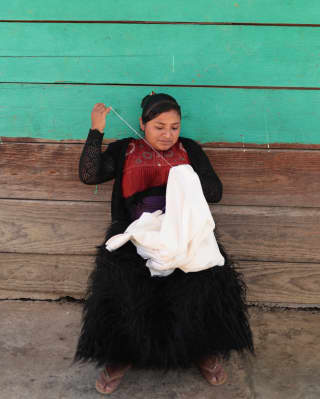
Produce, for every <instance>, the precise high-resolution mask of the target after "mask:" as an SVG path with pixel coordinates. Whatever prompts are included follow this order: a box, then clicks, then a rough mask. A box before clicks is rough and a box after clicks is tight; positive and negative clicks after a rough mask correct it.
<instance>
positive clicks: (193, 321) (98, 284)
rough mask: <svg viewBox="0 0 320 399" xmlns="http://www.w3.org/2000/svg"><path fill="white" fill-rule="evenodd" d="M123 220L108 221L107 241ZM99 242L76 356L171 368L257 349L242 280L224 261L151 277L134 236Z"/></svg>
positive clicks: (102, 362) (100, 362)
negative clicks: (116, 244)
mask: <svg viewBox="0 0 320 399" xmlns="http://www.w3.org/2000/svg"><path fill="white" fill-rule="evenodd" d="M125 227H126V226H125ZM125 227H124V226H121V224H113V225H111V227H110V228H109V230H108V232H107V235H106V239H105V241H106V240H107V239H108V238H110V237H112V236H113V235H115V234H118V233H120V232H121V233H122V232H123V231H124V230H125ZM105 241H104V242H105ZM97 248H98V250H97V256H96V265H95V268H94V270H93V271H92V273H91V275H90V278H89V284H88V290H87V295H86V301H85V304H84V309H83V319H82V329H81V334H80V337H79V340H78V345H77V348H76V353H75V357H74V361H75V362H77V361H91V362H94V363H95V364H96V365H97V366H102V365H105V364H131V365H132V366H133V367H137V368H158V369H173V368H187V367H190V366H192V365H193V364H194V363H196V362H198V361H200V360H201V359H203V358H204V357H206V356H209V355H216V356H217V355H218V356H221V357H223V358H228V357H229V355H230V353H231V352H232V351H234V350H235V351H239V352H242V351H246V350H247V351H250V352H252V353H253V352H254V348H253V340H252V333H251V330H250V326H249V322H248V314H247V307H246V303H245V293H246V289H245V284H244V282H243V280H242V277H241V275H240V274H239V273H238V272H237V271H236V270H235V268H234V266H233V265H231V264H230V263H229V262H228V261H227V262H226V264H225V265H224V266H216V267H213V268H210V269H207V270H204V271H199V272H195V273H184V272H183V271H181V270H179V269H176V270H175V271H174V272H173V273H172V274H171V275H169V276H167V277H151V275H150V272H149V269H148V268H147V267H146V266H145V260H143V259H142V258H141V257H140V256H139V255H138V254H137V252H136V248H135V246H134V245H133V244H132V243H131V242H128V243H126V244H125V245H124V246H122V247H121V248H119V249H118V250H116V251H114V252H109V251H107V250H106V249H105V245H104V243H103V245H101V246H99V247H97ZM221 250H222V249H221ZM222 253H223V255H224V256H225V253H224V252H223V251H222Z"/></svg>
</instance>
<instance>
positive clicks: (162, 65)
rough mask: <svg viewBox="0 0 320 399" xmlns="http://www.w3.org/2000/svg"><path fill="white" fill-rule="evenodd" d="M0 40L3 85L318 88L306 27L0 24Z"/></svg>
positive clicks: (314, 43)
mask: <svg viewBox="0 0 320 399" xmlns="http://www.w3.org/2000/svg"><path fill="white" fill-rule="evenodd" d="M0 36H1V37H2V41H3V45H2V46H1V49H0V56H1V58H0V81H2V82H36V83H37V82H47V83H53V82H71V83H109V84H110V83H111V84H112V83H121V84H141V83H148V84H164V85H170V84H179V85H222V86H225V85H227V86H286V87H287V86H289V87H297V86H298V87H318V86H319V78H320V72H319V68H318V56H317V54H318V43H319V41H320V30H319V29H310V28H308V27H304V28H301V27H299V28H290V29H288V28H287V27H261V26H260V27H257V26H220V25H218V26H217V25H214V26H197V25H189V26H184V25H144V24H141V25H127V24H33V23H30V24H27V23H26V24H20V23H16V24H14V23H12V24H4V23H0ZM159 37H161V40H159ZM173 38H174V40H172V39H173ZM163 43H166V45H165V46H164V45H163ZM185 43H188V45H187V46H186V45H185ZM305 43H308V45H307V46H306V45H305Z"/></svg>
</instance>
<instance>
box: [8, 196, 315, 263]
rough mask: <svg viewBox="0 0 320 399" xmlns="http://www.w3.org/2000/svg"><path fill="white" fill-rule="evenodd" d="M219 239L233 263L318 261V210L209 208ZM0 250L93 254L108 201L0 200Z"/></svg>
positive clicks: (101, 235)
mask: <svg viewBox="0 0 320 399" xmlns="http://www.w3.org/2000/svg"><path fill="white" fill-rule="evenodd" d="M212 210H213V214H214V219H215V221H216V223H217V226H218V233H217V234H218V237H219V239H220V240H221V242H222V243H223V245H224V246H225V248H226V250H227V252H228V253H229V254H230V255H231V256H232V257H233V258H234V259H235V260H260V261H279V262H315V263H316V262H319V261H320V246H319V237H320V209H319V208H280V207H249V206H226V205H215V206H212ZM0 220H1V224H0V237H1V239H0V251H1V252H9V253H42V254H61V255H62V254H70V255H71V254H77V255H81V254H84V255H90V254H93V253H95V246H96V245H99V244H101V243H102V242H103V238H104V233H105V230H106V226H107V224H108V223H109V220H110V208H109V206H107V204H106V203H95V202H71V201H68V202H66V201H34V200H30V201H26V200H1V201H0Z"/></svg>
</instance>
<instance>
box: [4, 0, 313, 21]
mask: <svg viewBox="0 0 320 399" xmlns="http://www.w3.org/2000/svg"><path fill="white" fill-rule="evenodd" d="M0 15H1V19H5V20H22V21H23V20H72V21H79V20H80V21H81V20H82V21H83V20H84V21H88V20H91V21H95V20H96V21H101V20H110V21H116V20H128V21H135V20H139V21H198V22H208V21H216V22H260V23H262V22H270V23H310V24H312V23H314V24H317V23H319V19H320V11H319V7H318V3H317V2H316V1H306V2H301V1H300V0H282V1H278V0H241V1H233V0H232V1H230V0H198V1H197V2H196V3H193V2H186V1H184V0H175V1H170V0H163V1H161V2H157V3H150V2H149V1H141V0H140V1H139V2H130V1H127V0H109V1H108V2H106V1H104V0H95V1H94V2H79V1H75V0H69V1H68V2H67V3H66V2H62V0H51V1H50V2H49V3H44V2H42V1H40V0H33V1H32V3H31V4H30V3H27V2H25V1H23V0H15V1H11V2H2V3H1V6H0Z"/></svg>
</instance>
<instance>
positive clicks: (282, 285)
mask: <svg viewBox="0 0 320 399" xmlns="http://www.w3.org/2000/svg"><path fill="white" fill-rule="evenodd" d="M93 3H94V7H93ZM105 4H106V3H105V2H101V1H100V0H95V1H94V2H91V3H88V4H83V5H81V7H79V2H77V7H75V5H76V3H75V2H74V1H70V2H68V4H64V8H63V9H64V11H63V15H61V11H59V10H61V7H59V5H61V2H59V0H55V1H52V2H50V6H48V5H46V6H45V7H44V3H43V2H40V1H35V2H34V5H33V6H32V7H30V6H26V5H25V2H23V1H15V2H14V8H13V7H12V6H11V5H10V4H9V5H8V4H6V5H5V4H1V5H0V14H1V18H2V22H0V32H1V35H2V37H6V40H4V41H3V43H4V45H3V46H1V49H0V65H1V69H0V93H1V94H2V98H3V99H4V100H3V101H2V105H1V107H0V136H1V139H2V140H1V143H0V298H21V297H27V298H40V299H45V298H59V297H62V296H66V295H68V296H73V297H75V298H81V297H83V295H84V290H85V285H86V279H87V276H88V273H89V272H90V270H91V269H92V265H93V260H94V253H95V245H97V244H99V243H100V242H101V241H102V239H103V235H104V230H105V228H106V225H107V223H108V221H109V220H110V202H109V201H110V192H111V183H106V184H103V185H101V186H99V187H98V190H96V187H95V186H86V185H84V184H82V183H81V182H80V181H79V180H78V160H79V156H80V152H81V149H82V145H83V139H84V138H85V137H86V134H87V131H88V128H89V116H90V109H91V107H92V105H93V104H94V103H95V102H96V101H100V99H103V100H105V99H106V98H110V99H112V104H113V105H114V106H115V108H117V109H118V110H119V111H120V112H121V113H122V114H123V115H124V116H125V117H126V119H128V120H129V121H130V122H131V123H132V124H136V123H137V122H136V121H137V115H138V112H139V100H140V98H141V97H142V96H143V95H145V93H146V92H148V91H150V90H152V89H155V90H156V91H159V90H161V91H166V92H169V93H170V94H173V95H174V96H176V97H177V98H178V99H179V101H180V102H181V104H182V105H183V110H184V113H183V115H184V120H183V123H184V124H183V128H184V134H185V135H186V136H189V137H192V138H195V139H197V140H199V141H200V142H202V143H203V147H204V149H205V151H206V152H207V154H208V156H209V158H210V160H211V162H212V164H213V166H214V168H215V170H216V171H217V172H218V174H219V176H220V177H221V180H222V181H223V183H224V197H223V200H222V202H221V203H220V204H218V205H214V206H212V211H213V214H214V217H215V220H216V222H217V225H218V234H219V237H220V239H221V241H222V242H223V244H224V245H225V247H226V249H227V251H228V252H229V253H230V254H231V255H232V256H233V258H234V259H235V261H236V262H237V264H238V267H239V269H240V270H241V271H242V272H243V273H244V276H245V279H246V282H247V284H248V299H249V300H250V301H251V302H255V303H262V304H274V305H287V306H320V289H319V288H320V269H319V267H320V245H319V244H320V227H319V226H320V195H319V194H320V180H319V170H320V138H319V135H318V132H317V129H318V112H317V111H318V104H319V102H320V101H319V99H320V97H319V96H320V91H319V87H318V82H319V78H320V76H319V68H318V64H317V57H318V55H317V54H319V49H318V43H319V39H320V37H319V34H320V30H319V28H320V26H318V25H316V23H317V15H319V14H320V6H319V5H316V4H315V3H313V5H311V4H310V5H305V4H304V5H303V8H301V4H302V3H301V2H299V1H298V0H294V1H292V0H290V1H289V0H285V1H283V2H278V1H276V0H269V1H268V2H266V1H265V0H263V1H261V0H260V1H258V0H250V1H249V0H246V1H244V0H243V1H239V2H235V1H232V2H230V1H227V0H219V1H218V0H216V1H213V0H210V1H209V0H200V1H199V2H197V7H195V6H186V3H185V2H181V1H180V0H179V1H176V2H172V1H171V2H170V3H169V2H168V1H164V2H161V4H159V5H157V6H152V7H151V6H149V7H148V6H147V2H140V3H139V4H140V5H139V6H137V5H136V4H135V5H134V6H133V3H132V4H131V3H130V2H126V1H123V0H118V1H117V2H114V1H110V2H108V7H106V5H105ZM168 5H170V7H168ZM107 8H108V9H107ZM168 10H170V13H169V12H168ZM79 21H81V23H78V22H79ZM177 22H178V23H177ZM191 22H192V23H191ZM159 36H161V37H162V38H166V40H165V42H166V43H167V47H166V48H164V47H163V45H162V46H161V43H163V42H161V41H159V40H158V37H159ZM172 37H174V38H175V40H172ZM53 39H54V40H53ZM156 39H157V40H156ZM186 42H187V43H188V46H186V45H184V43H186ZM106 43H107V44H106ZM105 46H107V48H108V52H109V53H108V54H106V52H105ZM151 49H152V51H151ZM89 50H90V51H89ZM150 55H151V56H150ZM173 55H174V58H173ZM159 86H160V87H161V88H159ZM203 110H206V111H207V112H202V111H203ZM109 121H110V131H109V130H108V135H107V136H108V137H107V138H120V137H123V136H124V135H126V134H127V131H126V129H125V127H124V126H123V125H121V122H120V121H118V120H116V119H115V118H113V119H112V117H111V118H110V119H109ZM107 142H108V141H106V142H105V144H107Z"/></svg>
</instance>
